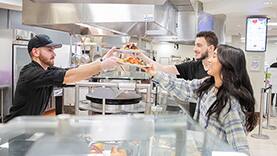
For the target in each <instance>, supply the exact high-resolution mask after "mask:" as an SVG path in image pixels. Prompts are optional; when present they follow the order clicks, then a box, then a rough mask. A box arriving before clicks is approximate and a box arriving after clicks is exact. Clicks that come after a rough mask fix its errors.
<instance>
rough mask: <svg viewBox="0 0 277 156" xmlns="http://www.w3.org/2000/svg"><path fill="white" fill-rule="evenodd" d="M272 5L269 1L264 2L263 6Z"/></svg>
mask: <svg viewBox="0 0 277 156" xmlns="http://www.w3.org/2000/svg"><path fill="white" fill-rule="evenodd" d="M272 4H273V2H272V1H271V0H270V1H265V2H264V5H272Z"/></svg>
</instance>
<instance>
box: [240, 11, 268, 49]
mask: <svg viewBox="0 0 277 156" xmlns="http://www.w3.org/2000/svg"><path fill="white" fill-rule="evenodd" d="M267 22H268V18H267V17H264V16H249V17H247V19H246V35H245V51H252V52H265V51H266V45H267Z"/></svg>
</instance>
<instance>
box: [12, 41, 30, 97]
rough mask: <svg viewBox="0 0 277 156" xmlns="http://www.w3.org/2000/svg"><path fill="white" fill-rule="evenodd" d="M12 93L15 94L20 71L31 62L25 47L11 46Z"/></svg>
mask: <svg viewBox="0 0 277 156" xmlns="http://www.w3.org/2000/svg"><path fill="white" fill-rule="evenodd" d="M12 47H13V50H12V51H13V82H12V84H13V93H15V89H16V84H17V80H18V77H19V74H20V71H21V69H22V68H23V67H24V66H25V65H26V64H28V63H30V62H31V58H30V56H29V53H28V47H27V45H17V44H13V46H12Z"/></svg>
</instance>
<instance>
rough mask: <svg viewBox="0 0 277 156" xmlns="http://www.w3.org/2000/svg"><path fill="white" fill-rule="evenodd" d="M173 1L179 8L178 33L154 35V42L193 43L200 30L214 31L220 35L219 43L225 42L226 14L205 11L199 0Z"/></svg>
mask: <svg viewBox="0 0 277 156" xmlns="http://www.w3.org/2000/svg"><path fill="white" fill-rule="evenodd" d="M171 2H172V4H174V5H175V6H177V8H179V9H178V12H177V27H176V35H170V36H154V37H152V38H151V39H152V40H153V42H171V43H177V44H184V45H192V44H194V40H195V36H196V34H197V33H198V32H200V31H213V32H215V34H216V35H217V36H218V40H219V43H225V34H224V33H225V21H226V15H224V14H219V15H211V14H208V13H205V12H203V4H202V3H201V2H199V1H197V0H184V1H180V0H171ZM181 2H182V3H181ZM178 6H179V7H178Z"/></svg>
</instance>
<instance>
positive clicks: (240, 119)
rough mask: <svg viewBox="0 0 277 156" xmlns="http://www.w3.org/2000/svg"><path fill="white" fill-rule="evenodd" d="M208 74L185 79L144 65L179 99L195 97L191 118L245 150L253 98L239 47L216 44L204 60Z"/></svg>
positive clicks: (252, 118) (252, 113)
mask: <svg viewBox="0 0 277 156" xmlns="http://www.w3.org/2000/svg"><path fill="white" fill-rule="evenodd" d="M208 63H209V64H208V71H207V73H208V74H209V75H210V76H209V77H206V78H204V79H200V80H192V81H186V80H183V79H177V78H175V77H174V76H171V75H166V74H164V73H159V72H157V71H156V70H155V69H153V68H148V69H145V70H146V72H148V73H150V74H151V75H153V76H154V79H153V80H154V81H155V82H157V83H158V84H159V85H160V86H161V87H162V88H164V89H166V90H168V91H169V92H170V93H172V94H174V95H175V96H177V97H178V98H180V99H182V100H189V99H195V100H197V108H196V111H195V115H194V119H196V120H197V121H198V122H199V124H200V125H201V126H202V127H204V128H206V129H207V130H208V131H210V132H211V133H213V134H214V135H216V136H218V137H219V138H221V139H222V140H224V141H226V142H227V143H229V144H230V145H232V146H233V148H234V149H235V150H237V151H241V152H245V153H249V147H248V143H247V138H246V134H247V132H249V131H251V130H253V128H254V127H255V125H256V123H257V119H256V118H255V116H254V110H255V107H254V105H255V99H254V96H253V89H252V85H251V83H250V80H249V76H248V73H247V70H246V60H245V55H244V52H243V51H242V50H241V49H238V48H235V47H232V46H228V45H219V46H218V48H217V50H215V52H214V54H213V56H210V58H209V60H208Z"/></svg>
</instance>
